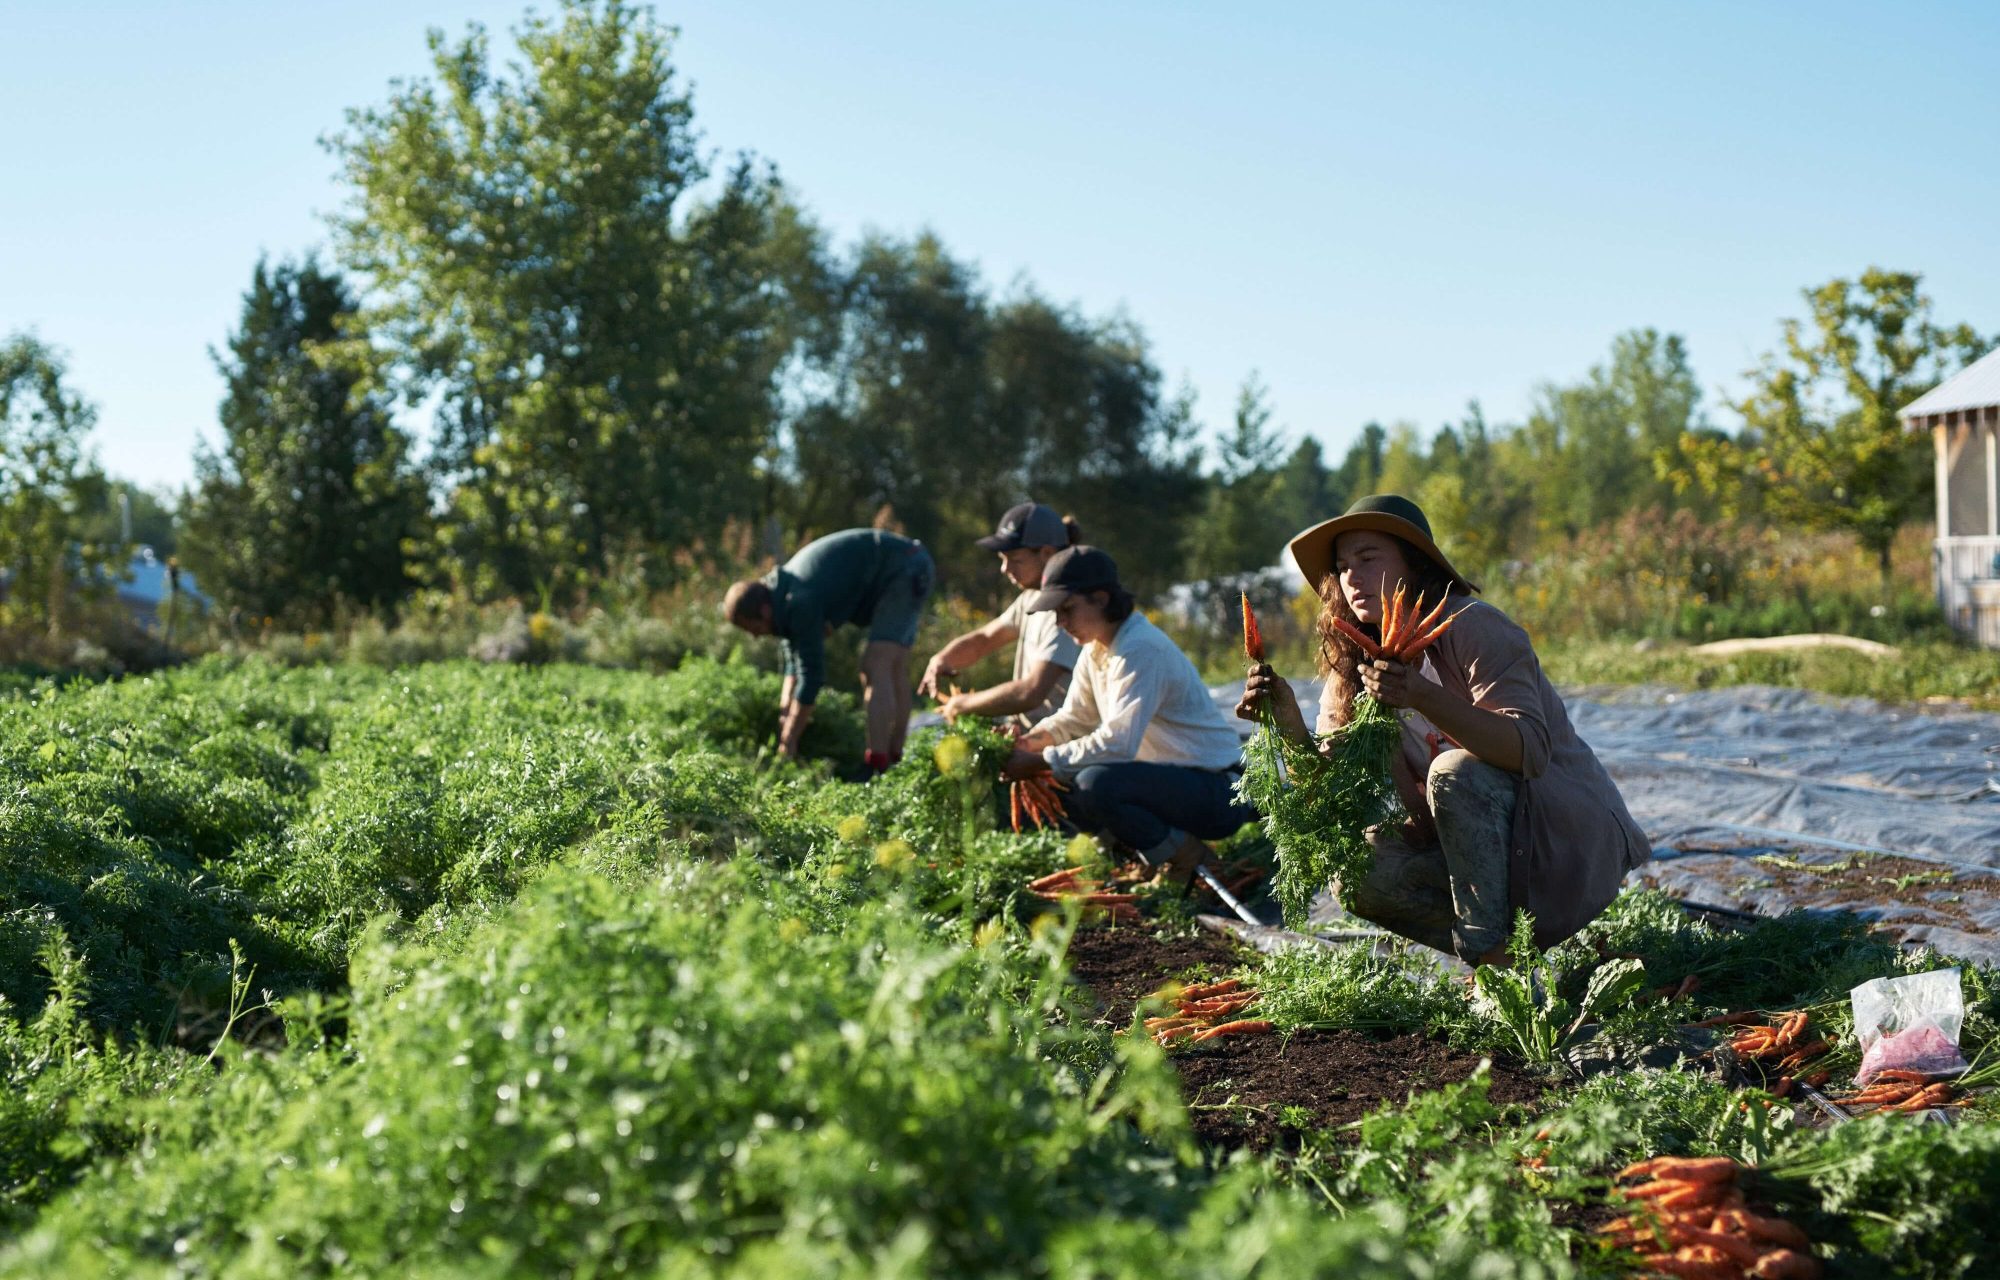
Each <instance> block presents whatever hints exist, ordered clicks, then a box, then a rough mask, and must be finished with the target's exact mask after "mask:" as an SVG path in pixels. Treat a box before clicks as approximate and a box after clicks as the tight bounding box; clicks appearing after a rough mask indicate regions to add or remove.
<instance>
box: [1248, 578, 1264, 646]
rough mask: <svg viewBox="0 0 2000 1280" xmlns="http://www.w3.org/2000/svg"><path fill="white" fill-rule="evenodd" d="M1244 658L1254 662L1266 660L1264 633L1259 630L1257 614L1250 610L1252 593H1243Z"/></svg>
mask: <svg viewBox="0 0 2000 1280" xmlns="http://www.w3.org/2000/svg"><path fill="white" fill-rule="evenodd" d="M1243 656H1244V657H1246V658H1248V659H1250V661H1252V662H1262V661H1263V660H1264V633H1263V632H1261V631H1259V630H1258V629H1257V614H1256V613H1255V612H1254V611H1253V610H1252V609H1251V608H1250V593H1249V592H1248V591H1245V592H1244V593H1243Z"/></svg>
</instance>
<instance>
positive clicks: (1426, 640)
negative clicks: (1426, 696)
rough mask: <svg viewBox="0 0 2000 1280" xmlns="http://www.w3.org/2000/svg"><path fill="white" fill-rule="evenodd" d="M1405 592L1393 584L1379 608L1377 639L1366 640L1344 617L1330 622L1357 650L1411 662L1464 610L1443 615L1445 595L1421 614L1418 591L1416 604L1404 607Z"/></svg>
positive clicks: (1364, 635) (1376, 656)
mask: <svg viewBox="0 0 2000 1280" xmlns="http://www.w3.org/2000/svg"><path fill="white" fill-rule="evenodd" d="M1406 595H1407V590H1406V588H1405V587H1404V586H1403V584H1402V583H1400V582H1399V583H1397V584H1396V594H1395V595H1393V596H1391V597H1389V606H1388V608H1387V609H1386V610H1384V611H1383V616H1382V626H1381V628H1380V631H1381V636H1382V638H1381V639H1380V640H1371V639H1369V637H1368V633H1367V632H1365V631H1363V630H1362V629H1361V628H1359V627H1357V626H1355V625H1354V624H1353V623H1351V622H1349V621H1348V620H1347V619H1345V618H1335V619H1334V620H1333V625H1334V626H1335V627H1337V628H1339V630H1340V633H1341V634H1342V635H1344V636H1346V637H1347V638H1348V639H1349V640H1352V641H1353V642H1354V643H1356V644H1358V645H1360V646H1361V652H1363V653H1365V654H1367V655H1368V656H1369V657H1371V658H1389V659H1392V660H1394V661H1396V662H1409V661H1412V660H1413V659H1415V658H1416V657H1417V655H1418V654H1421V653H1422V652H1423V651H1424V650H1426V649H1428V648H1430V647H1431V646H1432V645H1433V644H1435V643H1437V639H1438V637H1439V636H1441V635H1443V634H1444V633H1445V632H1446V631H1449V630H1450V629H1451V624H1452V623H1454V622H1456V621H1458V615H1459V614H1460V613H1464V612H1465V610H1464V609H1460V610H1458V612H1457V613H1453V614H1451V615H1450V616H1449V617H1447V616H1446V615H1445V611H1444V610H1445V606H1446V605H1448V604H1450V603H1451V597H1450V596H1448V595H1447V596H1446V597H1445V598H1444V599H1442V600H1439V601H1438V602H1437V606H1436V607H1435V608H1433V609H1432V610H1431V611H1430V612H1429V613H1425V612H1424V596H1423V593H1422V592H1421V591H1420V592H1418V593H1417V600H1416V603H1415V604H1414V605H1410V606H1408V607H1405V603H1404V602H1405V597H1406ZM1468 607H1470V606H1468Z"/></svg>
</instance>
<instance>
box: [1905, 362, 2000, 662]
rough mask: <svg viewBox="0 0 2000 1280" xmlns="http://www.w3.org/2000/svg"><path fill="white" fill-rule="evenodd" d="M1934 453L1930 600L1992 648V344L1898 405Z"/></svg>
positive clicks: (1999, 463) (1997, 611)
mask: <svg viewBox="0 0 2000 1280" xmlns="http://www.w3.org/2000/svg"><path fill="white" fill-rule="evenodd" d="M1902 417H1903V422H1904V424H1905V425H1906V426H1907V427H1909V429H1910V430H1912V431H1923V430H1928V431H1929V432H1930V433H1931V441H1932V444H1933V446H1934V448H1935V450H1936V454H1937V550H1936V552H1935V554H1934V556H1933V563H1934V564H1935V567H1936V578H1937V596H1938V604H1939V605H1940V606H1942V607H1943V609H1944V615H1945V617H1946V618H1947V619H1949V620H1950V622H1951V625H1952V626H1954V627H1956V628H1957V629H1958V630H1959V631H1961V632H1963V633H1964V634H1966V635H1968V636H1971V637H1973V638H1974V639H1975V640H1977V641H1978V642H1979V643H1980V644H1981V645H1983V646H1984V647H1986V648H1988V649H2000V350H1996V351H1992V352H1989V353H1987V354H1986V355H1985V356H1984V357H1982V358H1981V359H1979V360H1976V361H1974V362H1973V363H1972V364H1970V365H1967V366H1966V367H1965V368H1964V369H1961V370H1959V372H1958V373H1957V374H1955V375H1953V376H1952V377H1950V378H1947V379H1945V380H1944V381H1943V382H1941V383H1939V384H1938V385H1937V387H1936V388H1935V389H1933V390H1931V391H1929V392H1927V393H1925V394H1924V395H1922V396H1919V397H1917V399H1915V400H1913V401H1911V402H1910V403H1909V404H1908V405H1907V406H1905V407H1904V409H1903V412H1902Z"/></svg>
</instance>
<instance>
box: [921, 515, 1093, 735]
mask: <svg viewBox="0 0 2000 1280" xmlns="http://www.w3.org/2000/svg"><path fill="white" fill-rule="evenodd" d="M1082 540H1083V539H1082V535H1081V534H1080V533H1079V532H1078V530H1077V527H1076V522H1075V521H1074V520H1071V519H1069V518H1068V517H1066V516H1060V515H1057V514H1056V512H1055V509H1054V508H1052V507H1045V506H1043V505H1042V504H1041V503H1039V502H1024V503H1022V504H1021V505H1019V506H1017V507H1013V508H1010V509H1009V510H1008V512H1007V514H1006V515H1004V516H1002V517H1000V527H999V528H998V529H995V530H994V531H993V534H992V536H991V537H986V538H981V539H979V545H980V546H981V547H984V548H985V549H986V550H988V551H991V552H993V553H995V554H996V555H998V556H999V557H1000V572H1001V573H1003V574H1005V575H1006V577H1007V580H1008V581H1009V582H1012V583H1013V584H1014V585H1015V586H1017V587H1019V588H1020V589H1021V593H1020V594H1019V595H1017V596H1015V597H1014V602H1013V603H1012V604H1010V605H1008V606H1007V609H1006V611H1005V612H1003V613H1002V614H1001V615H1000V616H999V617H997V618H995V619H993V621H991V622H989V623H987V624H986V625H985V626H983V627H981V628H979V629H978V630H977V631H968V632H966V633H965V634H964V635H962V636H957V637H954V638H953V639H952V640H951V641H950V643H948V644H946V645H945V646H944V648H942V649H939V650H938V651H937V654H936V655H935V656H934V657H932V658H931V660H930V664H929V665H928V666H926V667H925V668H924V678H923V679H922V680H920V681H918V682H917V692H918V693H921V694H923V695H924V696H926V697H931V698H937V699H939V700H941V701H942V702H943V703H944V706H943V712H944V717H945V719H947V720H956V719H957V718H958V717H960V716H993V717H996V718H999V717H1004V718H1005V720H1006V723H1007V724H1008V725H1009V726H1011V727H1013V728H1014V729H1017V730H1021V731H1024V732H1025V731H1026V730H1028V729H1031V728H1033V727H1034V726H1035V725H1037V724H1039V723H1040V722H1041V721H1043V720H1046V719H1048V718H1049V717H1050V716H1051V715H1054V714H1055V712H1056V710H1057V708H1059V707H1061V706H1062V704H1063V697H1064V695H1065V694H1067V693H1068V692H1069V676H1070V672H1071V671H1074V670H1075V669H1076V655H1077V646H1076V641H1075V640H1072V639H1071V638H1070V636H1069V633H1068V632H1066V631H1064V630H1063V629H1062V628H1061V627H1059V626H1057V625H1056V618H1055V615H1054V614H1053V613H1030V612H1029V611H1028V600H1029V598H1030V597H1031V596H1033V595H1034V593H1035V591H1036V589H1037V588H1039V587H1040V586H1041V585H1042V570H1043V568H1045V567H1046V566H1047V565H1048V563H1049V561H1050V559H1051V558H1053V557H1054V556H1055V554H1056V553H1057V552H1059V551H1061V550H1063V549H1064V548H1065V547H1069V546H1072V545H1074V544H1075V543H1078V542H1081V541H1082ZM1009 644H1011V645H1013V646H1014V676H1013V678H1012V679H1011V680H1007V681H1005V682H1003V683H1001V684H996V685H994V686H993V687H991V688H989V689H975V690H971V691H969V692H962V693H951V692H950V684H951V679H952V677H953V676H956V675H957V674H958V673H959V672H960V671H962V670H964V669H965V668H967V667H969V666H971V665H972V664H973V663H975V662H977V661H979V660H980V659H981V658H984V657H985V656H986V655H987V654H989V653H993V652H995V651H997V650H999V649H1001V648H1003V647H1005V646H1006V645H1009Z"/></svg>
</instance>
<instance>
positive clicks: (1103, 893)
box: [1028, 867, 1139, 923]
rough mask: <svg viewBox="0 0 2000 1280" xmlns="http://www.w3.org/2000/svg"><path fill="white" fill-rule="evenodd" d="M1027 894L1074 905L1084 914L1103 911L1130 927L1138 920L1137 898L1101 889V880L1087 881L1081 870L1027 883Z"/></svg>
mask: <svg viewBox="0 0 2000 1280" xmlns="http://www.w3.org/2000/svg"><path fill="white" fill-rule="evenodd" d="M1028 892H1029V893H1032V894H1034V895H1035V896H1036V897H1037V898H1046V899H1047V900H1048V901H1050V902H1068V901H1072V900H1074V901H1076V902H1079V903H1081V904H1082V905H1083V907H1084V908H1085V910H1086V911H1092V910H1095V911H1103V912H1105V913H1106V914H1108V915H1109V916H1110V917H1111V918H1112V919H1113V920H1117V921H1121V922H1125V923H1131V922H1133V921H1136V920H1138V918H1139V895H1138V894H1136V893H1119V892H1117V891H1115V890H1109V889H1106V888H1105V887H1104V882H1103V881H1101V880H1087V879H1085V878H1084V875H1083V868H1082V867H1066V868H1064V869H1063V870H1061V871H1056V872H1052V873H1050V874H1048V875H1045V876H1042V877H1040V878H1039V879H1035V880H1030V881H1029V882H1028Z"/></svg>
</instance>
